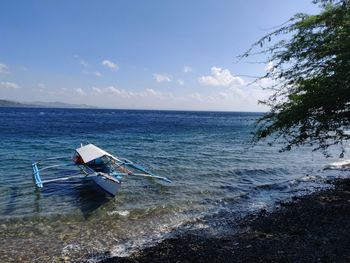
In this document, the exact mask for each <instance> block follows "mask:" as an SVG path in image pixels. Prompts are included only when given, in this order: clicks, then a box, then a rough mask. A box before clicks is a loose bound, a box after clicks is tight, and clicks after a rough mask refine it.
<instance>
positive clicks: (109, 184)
mask: <svg viewBox="0 0 350 263" xmlns="http://www.w3.org/2000/svg"><path fill="white" fill-rule="evenodd" d="M92 180H94V182H95V183H96V184H97V185H98V186H100V187H101V188H103V189H104V190H105V191H106V192H108V193H110V194H111V195H116V194H117V193H118V191H119V189H120V186H121V184H120V183H117V182H114V181H112V180H109V179H107V178H106V177H103V176H94V177H92Z"/></svg>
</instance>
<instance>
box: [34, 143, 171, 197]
mask: <svg viewBox="0 0 350 263" xmlns="http://www.w3.org/2000/svg"><path fill="white" fill-rule="evenodd" d="M61 159H66V157H57V158H48V159H45V160H43V161H37V162H35V163H33V164H32V168H33V179H34V182H35V184H36V186H37V187H38V188H43V187H44V184H47V183H52V182H58V181H66V180H69V179H73V178H85V177H90V178H91V179H92V180H94V182H95V183H96V184H97V185H99V186H100V187H101V188H103V189H104V190H105V191H107V192H108V193H110V194H111V195H113V196H114V195H116V194H117V193H118V191H119V189H120V186H121V183H122V179H123V177H125V176H139V177H146V178H154V179H159V180H163V181H165V182H168V183H171V180H169V179H168V178H166V177H162V176H156V175H154V174H152V173H150V172H148V171H147V170H146V169H145V168H143V167H142V166H140V165H137V164H135V163H133V162H131V161H129V160H128V159H125V158H120V157H116V156H113V155H111V154H110V153H108V152H106V151H104V150H102V149H100V148H98V147H97V146H95V145H93V144H87V145H84V146H83V145H82V146H81V147H80V148H77V149H75V151H74V154H73V158H72V162H70V163H63V164H56V163H55V164H52V165H48V166H44V167H41V165H42V164H43V163H44V162H55V161H59V160H61ZM62 167H75V168H78V169H77V171H76V174H73V175H70V176H65V177H59V178H52V179H51V178H50V179H48V180H41V172H43V171H45V170H51V169H57V168H62Z"/></svg>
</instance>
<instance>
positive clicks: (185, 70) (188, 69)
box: [184, 66, 192, 73]
mask: <svg viewBox="0 0 350 263" xmlns="http://www.w3.org/2000/svg"><path fill="white" fill-rule="evenodd" d="M191 71H192V67H190V66H184V72H185V73H189V72H191Z"/></svg>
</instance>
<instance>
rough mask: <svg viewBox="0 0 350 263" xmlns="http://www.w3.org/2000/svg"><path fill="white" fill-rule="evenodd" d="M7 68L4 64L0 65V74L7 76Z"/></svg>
mask: <svg viewBox="0 0 350 263" xmlns="http://www.w3.org/2000/svg"><path fill="white" fill-rule="evenodd" d="M8 73H10V72H9V71H8V67H7V65H6V64H0V74H8Z"/></svg>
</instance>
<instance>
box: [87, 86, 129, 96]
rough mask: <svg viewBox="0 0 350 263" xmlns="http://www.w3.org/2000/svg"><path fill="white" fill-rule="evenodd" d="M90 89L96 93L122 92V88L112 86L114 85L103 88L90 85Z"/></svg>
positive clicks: (118, 93)
mask: <svg viewBox="0 0 350 263" xmlns="http://www.w3.org/2000/svg"><path fill="white" fill-rule="evenodd" d="M92 91H94V92H95V93H98V94H117V95H120V94H122V93H123V91H122V90H120V89H118V88H116V87H114V86H108V87H104V88H97V87H92Z"/></svg>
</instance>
